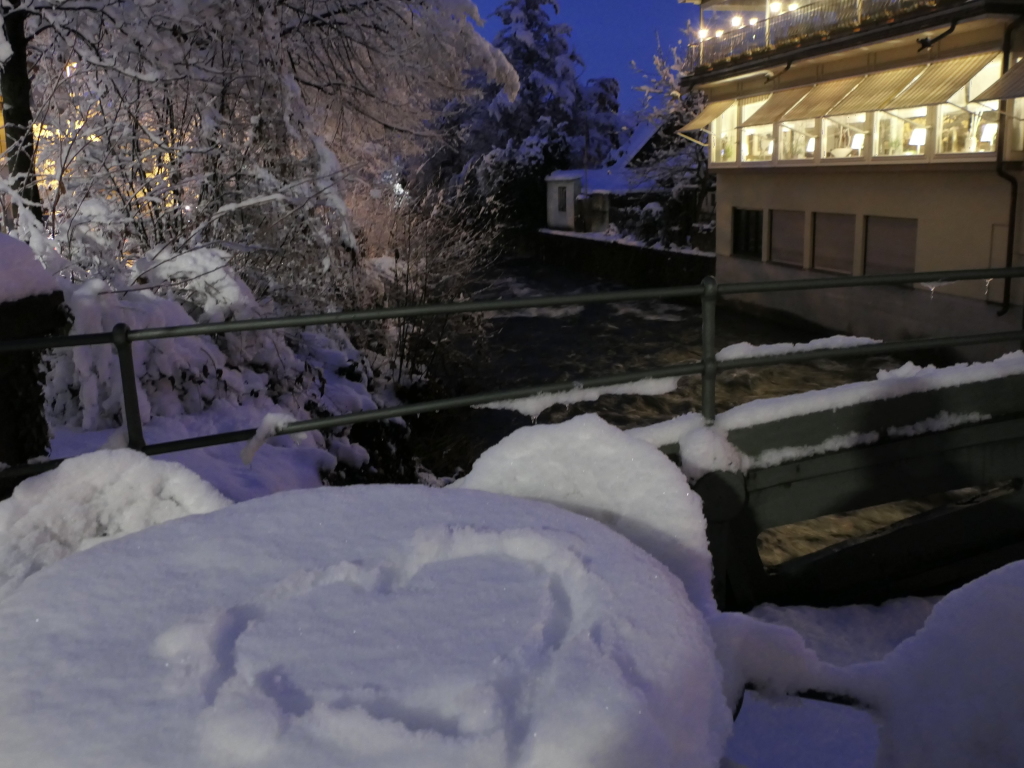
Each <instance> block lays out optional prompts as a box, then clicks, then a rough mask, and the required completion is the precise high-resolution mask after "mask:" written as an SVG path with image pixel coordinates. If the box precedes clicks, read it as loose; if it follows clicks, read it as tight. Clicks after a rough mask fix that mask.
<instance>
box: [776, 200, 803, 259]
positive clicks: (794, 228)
mask: <svg viewBox="0 0 1024 768" xmlns="http://www.w3.org/2000/svg"><path fill="white" fill-rule="evenodd" d="M771 246H772V248H771V260H772V261H773V262H775V263H777V264H789V265H790V266H794V267H802V266H803V265H804V212H803V211H772V242H771Z"/></svg>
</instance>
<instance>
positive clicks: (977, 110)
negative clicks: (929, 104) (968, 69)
mask: <svg viewBox="0 0 1024 768" xmlns="http://www.w3.org/2000/svg"><path fill="white" fill-rule="evenodd" d="M1001 71H1002V63H1001V62H1000V60H999V59H998V58H996V59H993V60H992V62H991V63H989V64H988V65H987V66H986V67H985V68H984V69H982V70H981V72H979V73H978V74H977V75H975V76H974V77H973V78H972V79H971V81H970V82H969V83H968V84H967V85H966V86H964V87H963V88H961V89H960V90H959V91H957V92H956V93H955V94H953V96H952V98H950V100H949V102H948V103H946V104H942V105H940V106H939V126H940V133H939V152H943V153H958V152H995V149H996V134H997V133H998V131H999V102H998V101H982V102H973V103H972V102H971V99H972V98H974V97H975V96H977V95H978V94H980V93H982V92H983V91H984V90H985V89H986V88H988V87H989V86H990V85H992V83H994V82H995V81H996V80H997V79H998V78H999V74H1000V72H1001Z"/></svg>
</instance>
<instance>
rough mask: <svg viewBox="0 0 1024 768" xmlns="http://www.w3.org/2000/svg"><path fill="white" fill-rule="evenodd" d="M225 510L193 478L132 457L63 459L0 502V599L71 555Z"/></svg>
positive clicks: (121, 453)
mask: <svg viewBox="0 0 1024 768" xmlns="http://www.w3.org/2000/svg"><path fill="white" fill-rule="evenodd" d="M229 504H231V500H230V499H227V498H226V497H224V496H222V495H221V494H220V493H219V492H218V491H217V490H216V489H215V488H214V487H213V486H212V485H210V484H209V483H207V482H206V481H205V480H203V479H202V478H201V477H199V475H197V474H196V473H195V472H193V471H191V470H189V469H186V468H185V467H183V466H181V465H180V464H175V463H174V462H170V461H158V460H155V459H151V458H149V457H148V456H146V455H145V454H142V453H138V452H136V451H131V450H128V449H121V450H114V451H96V452H95V453H89V454H86V455H84V456H78V457H76V458H73V459H68V460H66V461H65V462H64V463H63V464H61V465H60V466H59V467H57V468H56V469H54V470H52V471H50V472H46V473H45V474H42V475H39V476H37V477H32V478H29V479H27V480H25V481H23V482H22V483H20V484H19V485H18V486H17V487H16V488H15V489H14V495H13V496H11V498H9V499H6V500H4V501H0V598H3V597H4V596H5V595H9V594H10V593H11V592H13V591H14V590H15V589H17V588H18V586H19V585H20V584H21V583H22V582H23V581H24V580H25V579H26V578H27V577H28V576H30V575H32V574H33V573H35V572H36V571H38V570H40V569H41V568H44V567H46V566H48V565H51V564H53V563H55V562H57V561H58V560H60V559H61V558H64V557H67V556H68V555H70V554H71V553H72V552H76V551H78V550H80V549H86V548H88V547H90V546H92V545H94V544H98V543H100V542H102V541H107V540H110V539H114V538H117V537H119V536H124V535H125V534H128V533H134V532H136V531H141V530H142V529H144V528H148V527H149V526H151V525H156V524H157V523H163V522H166V521H168V520H174V519H176V518H179V517H186V516H188V515H198V514H203V513H206V512H212V511H214V510H215V509H221V508H222V507H226V506H228V505H229Z"/></svg>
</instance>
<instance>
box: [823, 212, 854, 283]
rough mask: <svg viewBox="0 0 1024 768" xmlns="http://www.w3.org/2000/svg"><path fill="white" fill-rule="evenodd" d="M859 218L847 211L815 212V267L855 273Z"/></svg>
mask: <svg viewBox="0 0 1024 768" xmlns="http://www.w3.org/2000/svg"><path fill="white" fill-rule="evenodd" d="M856 222H857V219H856V217H855V216H853V215H852V214H846V213H816V214H814V261H813V263H814V268H815V269H821V270H824V271H826V272H842V273H843V274H846V275H849V274H852V273H853V233H854V230H855V229H856Z"/></svg>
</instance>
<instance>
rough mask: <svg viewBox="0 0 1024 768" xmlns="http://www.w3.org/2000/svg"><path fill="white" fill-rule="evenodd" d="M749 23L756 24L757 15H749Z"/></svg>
mask: <svg viewBox="0 0 1024 768" xmlns="http://www.w3.org/2000/svg"><path fill="white" fill-rule="evenodd" d="M750 23H751V24H757V16H751V17H750Z"/></svg>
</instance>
